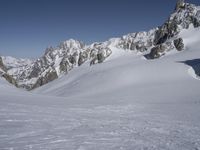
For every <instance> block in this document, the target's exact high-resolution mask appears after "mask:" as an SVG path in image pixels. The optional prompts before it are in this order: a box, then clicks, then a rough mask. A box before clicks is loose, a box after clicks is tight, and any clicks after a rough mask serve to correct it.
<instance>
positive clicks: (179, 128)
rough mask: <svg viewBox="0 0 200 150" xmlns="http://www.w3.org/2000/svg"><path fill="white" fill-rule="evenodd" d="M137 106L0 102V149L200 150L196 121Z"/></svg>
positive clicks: (199, 127)
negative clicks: (70, 106)
mask: <svg viewBox="0 0 200 150" xmlns="http://www.w3.org/2000/svg"><path fill="white" fill-rule="evenodd" d="M157 111H160V110H159V109H158V110H156V109H154V110H153V111H152V109H151V111H148V108H146V107H144V106H143V105H124V106H119V105H118V106H117V105H114V106H110V105H107V106H91V107H90V108H87V107H86V108H84V107H81V108H80V107H78V106H77V107H73V108H66V109H59V108H55V107H40V106H28V105H22V104H12V103H10V104H5V105H1V106H0V128H1V130H0V149H1V150H4V149H5V150H6V149H8V150H9V149H13V150H22V149H27V150H28V149H35V150H38V149H42V150H46V149H70V150H94V149H95V150H105V149H109V150H112V149H113V150H116V149H121V150H128V149H130V150H132V149H134V150H140V149H144V150H148V149H151V150H153V149H155V150H157V149H173V150H177V149H181V150H188V149H191V150H192V149H194V150H198V149H200V125H199V124H194V123H193V122H183V121H181V119H180V120H179V119H175V118H174V119H173V117H170V116H168V115H167V114H164V113H158V112H157Z"/></svg>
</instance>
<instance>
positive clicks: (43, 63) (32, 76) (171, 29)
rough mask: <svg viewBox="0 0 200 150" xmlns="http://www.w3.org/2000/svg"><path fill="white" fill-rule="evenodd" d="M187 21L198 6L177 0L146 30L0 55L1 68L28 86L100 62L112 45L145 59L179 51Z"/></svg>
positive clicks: (199, 12)
mask: <svg viewBox="0 0 200 150" xmlns="http://www.w3.org/2000/svg"><path fill="white" fill-rule="evenodd" d="M191 25H192V26H193V27H194V28H198V27H199V26H200V7H199V6H195V5H193V4H189V3H185V2H184V1H182V0H181V1H178V3H177V5H176V8H175V10H174V12H173V13H172V14H171V15H170V17H169V18H168V20H167V21H166V22H165V23H164V24H163V25H162V26H160V27H158V28H155V29H152V30H150V31H148V32H138V33H131V34H128V35H125V36H123V37H121V38H112V39H110V40H108V41H105V42H101V43H93V44H91V45H85V44H84V43H82V42H80V41H77V40H73V39H70V40H67V41H64V42H62V43H61V44H59V45H58V46H57V47H49V48H47V49H46V50H45V54H44V55H43V56H42V57H40V58H39V59H37V60H34V61H31V60H24V59H19V60H18V59H15V58H11V57H2V60H3V64H4V65H3V66H4V67H3V68H4V69H3V70H6V73H7V74H8V75H9V76H10V77H12V78H13V80H15V81H16V85H17V86H18V87H20V88H25V89H27V90H31V89H35V88H37V87H40V86H42V85H44V84H46V83H49V82H50V81H53V80H55V79H57V78H59V77H61V76H63V75H64V74H67V73H68V72H69V71H71V70H72V69H73V68H75V67H78V66H81V65H82V64H84V63H85V62H90V63H89V64H90V65H94V64H97V63H102V62H104V61H105V60H106V59H107V58H108V57H109V56H112V54H114V53H115V51H117V50H116V49H118V50H122V51H133V52H139V53H141V54H143V55H145V57H146V58H147V59H155V58H159V57H161V56H163V55H165V54H167V53H168V52H169V51H171V50H173V49H174V48H176V49H177V50H178V51H182V50H183V49H184V41H183V39H182V38H181V37H180V35H179V33H180V32H181V31H182V30H183V29H188V28H189V27H190V26H191ZM5 68H6V69H5Z"/></svg>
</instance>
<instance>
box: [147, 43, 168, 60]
mask: <svg viewBox="0 0 200 150" xmlns="http://www.w3.org/2000/svg"><path fill="white" fill-rule="evenodd" d="M166 50H167V48H166V46H164V45H162V44H161V45H158V46H156V47H153V48H152V49H151V52H150V54H149V55H148V57H147V58H148V59H156V58H159V57H160V56H162V55H164V52H165V51H166Z"/></svg>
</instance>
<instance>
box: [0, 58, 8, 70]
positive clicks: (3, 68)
mask: <svg viewBox="0 0 200 150" xmlns="http://www.w3.org/2000/svg"><path fill="white" fill-rule="evenodd" d="M0 68H1V69H2V70H3V71H6V70H7V69H6V67H5V66H4V64H3V60H2V58H1V56H0Z"/></svg>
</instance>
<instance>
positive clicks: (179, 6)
mask: <svg viewBox="0 0 200 150" xmlns="http://www.w3.org/2000/svg"><path fill="white" fill-rule="evenodd" d="M184 8H185V0H177V3H176V8H175V10H176V11H177V10H179V9H184Z"/></svg>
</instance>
